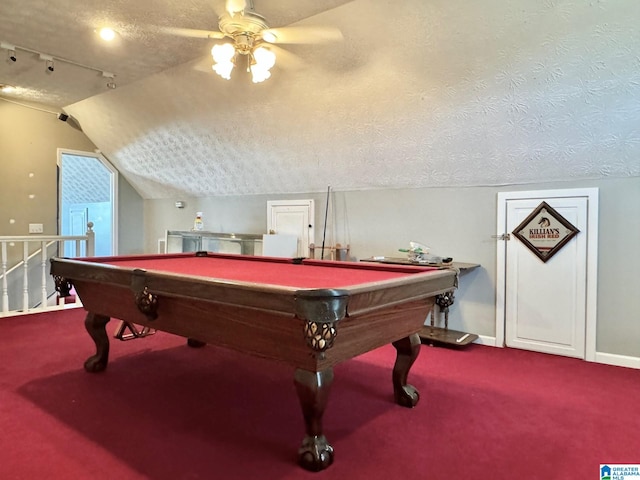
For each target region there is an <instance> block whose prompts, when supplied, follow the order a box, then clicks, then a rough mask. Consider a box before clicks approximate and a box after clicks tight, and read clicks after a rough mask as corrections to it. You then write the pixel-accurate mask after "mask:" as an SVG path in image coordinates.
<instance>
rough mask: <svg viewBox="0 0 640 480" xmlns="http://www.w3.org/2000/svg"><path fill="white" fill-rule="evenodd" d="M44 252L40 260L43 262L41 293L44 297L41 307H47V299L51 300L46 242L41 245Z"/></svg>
mask: <svg viewBox="0 0 640 480" xmlns="http://www.w3.org/2000/svg"><path fill="white" fill-rule="evenodd" d="M41 248H42V252H41V255H40V259H41V260H42V264H41V268H42V276H41V281H40V285H41V292H42V297H41V300H40V307H41V308H46V307H47V299H48V298H49V294H48V292H47V242H45V241H44V240H43V241H42V243H41Z"/></svg>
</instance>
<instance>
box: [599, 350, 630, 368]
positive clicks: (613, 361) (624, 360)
mask: <svg viewBox="0 0 640 480" xmlns="http://www.w3.org/2000/svg"><path fill="white" fill-rule="evenodd" d="M595 362H596V363H604V364H605V365H615V366H616V367H627V368H635V369H640V358H638V357H630V356H628V355H617V354H615V353H603V352H596V359H595Z"/></svg>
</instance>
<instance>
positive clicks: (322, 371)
mask: <svg viewBox="0 0 640 480" xmlns="http://www.w3.org/2000/svg"><path fill="white" fill-rule="evenodd" d="M51 274H52V275H53V277H54V279H55V283H56V289H57V290H58V292H59V293H60V294H61V295H62V296H64V295H67V294H68V292H69V290H70V289H72V288H73V289H75V291H76V293H77V295H78V296H79V297H80V300H81V301H82V304H83V306H84V308H85V309H86V310H87V312H88V314H87V317H86V320H85V326H86V329H87V331H88V333H89V335H90V336H91V338H92V339H93V341H94V342H95V345H96V353H95V355H92V356H90V357H89V358H88V359H87V361H86V362H85V364H84V368H85V369H86V370H87V371H88V372H100V371H102V370H104V369H105V368H106V367H107V362H108V356H109V337H108V335H107V333H106V330H105V327H106V324H107V322H108V321H109V320H110V318H115V319H121V320H124V321H126V322H130V323H131V324H135V325H140V326H143V327H150V328H152V329H155V330H158V331H166V332H170V333H173V334H177V335H181V336H184V337H186V338H187V339H189V342H188V343H189V344H190V345H191V346H200V345H204V344H206V343H211V344H215V345H220V346H224V347H229V348H233V349H236V350H238V351H240V352H244V353H247V354H252V355H257V356H260V357H264V358H268V359H273V360H279V361H283V362H286V363H288V364H289V365H291V366H292V367H293V368H294V374H293V380H294V385H295V389H296V392H297V395H298V398H299V402H300V405H301V407H302V414H303V418H304V422H305V427H306V435H305V436H304V438H303V441H302V445H301V446H300V448H299V450H298V459H299V463H300V465H301V466H302V467H304V468H306V469H307V470H312V471H319V470H322V469H324V468H327V467H328V466H329V465H331V463H332V462H333V447H332V446H331V444H330V443H329V442H328V440H327V438H326V437H325V434H324V431H323V427H322V417H323V414H324V411H325V407H326V404H327V398H328V395H329V390H330V387H331V383H332V380H333V367H334V365H336V364H337V363H339V362H342V361H344V360H347V359H350V358H353V357H355V356H357V355H360V354H363V353H365V352H368V351H370V350H373V349H375V348H378V347H380V346H382V345H385V344H388V343H392V344H393V346H394V347H395V349H396V352H397V357H396V361H395V365H394V367H393V374H392V385H393V391H394V398H395V402H396V403H398V404H399V405H402V406H405V407H413V406H415V405H416V403H417V402H418V399H419V393H418V391H417V390H416V389H415V388H414V387H413V386H411V385H410V384H408V383H407V377H408V374H409V370H410V368H411V365H412V364H413V363H414V362H415V360H416V358H417V356H418V353H419V351H420V338H419V336H418V332H419V331H420V330H421V329H422V327H423V324H424V322H425V319H426V317H427V315H428V313H429V312H430V310H431V308H432V306H433V303H434V299H435V296H436V295H438V294H441V293H444V292H447V291H451V290H452V289H453V288H455V287H456V285H457V272H455V271H452V270H440V269H437V268H432V267H423V266H405V265H383V264H373V263H362V262H337V261H328V260H324V261H323V260H310V259H283V258H271V257H254V256H244V255H229V254H214V253H207V252H197V253H186V254H182V253H180V254H162V255H137V256H117V257H91V258H76V259H68V258H53V259H52V260H51Z"/></svg>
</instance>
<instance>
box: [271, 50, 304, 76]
mask: <svg viewBox="0 0 640 480" xmlns="http://www.w3.org/2000/svg"><path fill="white" fill-rule="evenodd" d="M267 48H269V50H271V51H272V52H273V53H275V54H276V65H277V66H279V67H282V68H285V69H287V70H300V69H301V68H304V66H305V62H304V60H302V58H300V57H299V56H298V55H296V54H295V53H292V52H290V51H289V50H285V49H284V48H282V47H279V46H277V45H269V46H268V47H267Z"/></svg>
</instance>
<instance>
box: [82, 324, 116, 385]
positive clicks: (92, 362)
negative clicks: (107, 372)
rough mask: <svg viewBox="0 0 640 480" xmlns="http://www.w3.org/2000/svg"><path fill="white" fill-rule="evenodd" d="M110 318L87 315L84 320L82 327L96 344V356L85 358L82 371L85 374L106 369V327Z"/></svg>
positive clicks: (107, 356) (107, 338)
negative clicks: (84, 371)
mask: <svg viewBox="0 0 640 480" xmlns="http://www.w3.org/2000/svg"><path fill="white" fill-rule="evenodd" d="M109 320H110V318H109V317H105V316H104V315H98V314H95V313H88V314H87V317H86V318H85V320H84V326H85V328H86V329H87V332H89V335H90V336H91V338H92V339H93V342H94V343H95V344H96V354H95V355H93V356H91V357H89V358H87V360H86V361H85V362H84V369H85V370H86V371H87V372H102V371H103V370H104V369H105V368H107V362H108V361H109V336H108V335H107V330H106V328H105V327H106V326H107V323H108V322H109Z"/></svg>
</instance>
